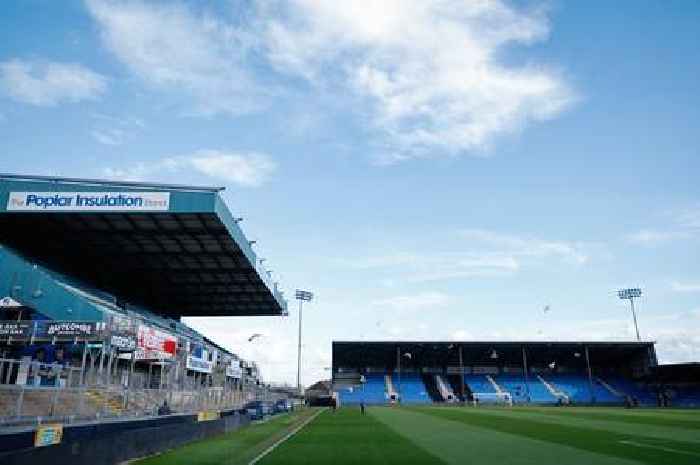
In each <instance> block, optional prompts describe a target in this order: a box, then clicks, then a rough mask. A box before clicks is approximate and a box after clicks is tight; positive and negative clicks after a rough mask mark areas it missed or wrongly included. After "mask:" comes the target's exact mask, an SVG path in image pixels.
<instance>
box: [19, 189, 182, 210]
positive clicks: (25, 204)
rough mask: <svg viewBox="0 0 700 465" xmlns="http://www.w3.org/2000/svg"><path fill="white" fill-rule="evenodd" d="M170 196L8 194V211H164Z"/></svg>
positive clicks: (138, 193) (155, 193) (150, 193)
mask: <svg viewBox="0 0 700 465" xmlns="http://www.w3.org/2000/svg"><path fill="white" fill-rule="evenodd" d="M169 208H170V192H10V196H9V198H8V200H7V211H167V210H168V209H169Z"/></svg>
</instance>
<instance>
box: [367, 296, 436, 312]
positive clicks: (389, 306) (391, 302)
mask: <svg viewBox="0 0 700 465" xmlns="http://www.w3.org/2000/svg"><path fill="white" fill-rule="evenodd" d="M449 302H450V298H449V296H448V295H446V294H443V293H441V292H422V293H418V294H411V295H400V296H395V297H389V298H386V299H379V300H374V301H372V302H371V303H370V305H371V306H372V307H377V308H380V309H386V310H396V311H400V312H411V311H415V310H425V309H434V308H436V307H444V306H446V305H447V304H448V303H449Z"/></svg>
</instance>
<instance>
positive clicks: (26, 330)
mask: <svg viewBox="0 0 700 465" xmlns="http://www.w3.org/2000/svg"><path fill="white" fill-rule="evenodd" d="M33 330H34V322H33V321H7V320H1V321H0V337H13V338H17V339H29V338H30V337H32V331H33Z"/></svg>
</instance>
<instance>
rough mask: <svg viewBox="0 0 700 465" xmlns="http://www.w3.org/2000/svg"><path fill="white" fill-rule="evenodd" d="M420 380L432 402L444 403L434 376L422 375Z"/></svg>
mask: <svg viewBox="0 0 700 465" xmlns="http://www.w3.org/2000/svg"><path fill="white" fill-rule="evenodd" d="M421 379H422V380H423V384H425V390H426V391H427V392H428V395H429V396H430V399H431V400H432V401H433V402H444V401H445V399H444V398H443V397H442V395H441V394H440V391H439V389H438V387H437V383H436V382H435V376H434V375H431V374H426V373H424V374H422V375H421Z"/></svg>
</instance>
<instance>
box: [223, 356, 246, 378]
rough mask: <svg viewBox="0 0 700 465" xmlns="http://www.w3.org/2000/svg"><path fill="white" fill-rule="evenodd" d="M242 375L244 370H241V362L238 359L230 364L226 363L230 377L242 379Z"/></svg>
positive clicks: (227, 373)
mask: <svg viewBox="0 0 700 465" xmlns="http://www.w3.org/2000/svg"><path fill="white" fill-rule="evenodd" d="M242 375H243V370H241V363H240V362H239V361H238V360H233V361H231V363H230V364H228V365H226V376H228V377H229V378H237V379H240V378H241V376H242Z"/></svg>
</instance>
